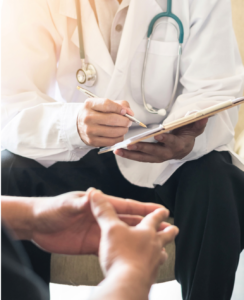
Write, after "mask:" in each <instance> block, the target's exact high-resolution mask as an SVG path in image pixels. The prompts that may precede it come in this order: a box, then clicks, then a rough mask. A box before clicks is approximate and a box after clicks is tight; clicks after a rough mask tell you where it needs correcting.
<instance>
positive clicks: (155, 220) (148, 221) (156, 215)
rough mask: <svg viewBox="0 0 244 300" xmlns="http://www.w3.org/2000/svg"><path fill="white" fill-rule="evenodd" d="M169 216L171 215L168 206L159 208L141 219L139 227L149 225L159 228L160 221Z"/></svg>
mask: <svg viewBox="0 0 244 300" xmlns="http://www.w3.org/2000/svg"><path fill="white" fill-rule="evenodd" d="M168 216H169V211H168V210H167V209H166V208H159V209H157V210H155V211H154V212H152V213H151V214H149V215H147V216H146V217H145V218H144V219H143V220H142V221H141V223H140V224H139V225H138V227H147V228H148V227H149V228H154V229H156V230H157V229H158V228H159V226H160V223H162V222H163V221H164V220H166V219H167V218H168ZM165 230H166V229H165Z"/></svg>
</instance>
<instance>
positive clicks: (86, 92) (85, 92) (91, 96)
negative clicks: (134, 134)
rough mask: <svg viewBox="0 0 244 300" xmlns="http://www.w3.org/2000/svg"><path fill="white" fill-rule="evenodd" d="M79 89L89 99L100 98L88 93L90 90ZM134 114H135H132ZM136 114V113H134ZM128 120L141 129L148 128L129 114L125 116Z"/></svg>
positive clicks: (78, 87)
mask: <svg viewBox="0 0 244 300" xmlns="http://www.w3.org/2000/svg"><path fill="white" fill-rule="evenodd" d="M77 89H78V90H79V91H82V92H83V93H84V94H86V95H87V96H88V97H89V98H99V97H97V96H96V95H94V94H93V93H91V92H90V91H88V90H86V89H84V88H82V87H80V86H77ZM131 112H132V110H131ZM132 113H133V112H132ZM133 114H134V113H133ZM124 115H125V116H126V117H127V118H129V119H130V120H131V121H132V122H135V123H137V124H139V125H140V126H141V127H144V128H147V126H146V125H145V124H143V123H142V122H140V121H139V120H137V119H136V118H134V117H133V116H131V115H129V114H127V113H125V114H124Z"/></svg>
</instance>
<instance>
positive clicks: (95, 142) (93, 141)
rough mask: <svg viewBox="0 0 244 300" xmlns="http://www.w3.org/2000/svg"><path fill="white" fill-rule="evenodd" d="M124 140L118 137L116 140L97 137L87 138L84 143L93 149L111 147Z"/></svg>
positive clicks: (122, 137)
mask: <svg viewBox="0 0 244 300" xmlns="http://www.w3.org/2000/svg"><path fill="white" fill-rule="evenodd" d="M123 140H124V136H120V137H117V138H106V137H97V136H89V137H87V139H86V141H87V143H88V144H89V145H91V146H93V147H107V146H113V145H115V144H117V143H120V142H122V141H123Z"/></svg>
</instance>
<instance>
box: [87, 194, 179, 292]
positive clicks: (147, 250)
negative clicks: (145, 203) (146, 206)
mask: <svg viewBox="0 0 244 300" xmlns="http://www.w3.org/2000/svg"><path fill="white" fill-rule="evenodd" d="M91 198H92V211H93V214H94V216H95V217H96V219H97V221H98V223H99V226H100V227H101V232H102V234H101V242H100V249H99V257H100V263H101V267H102V269H103V272H104V274H105V275H109V278H115V277H116V276H121V277H123V273H124V274H125V277H123V278H121V280H125V281H126V280H127V281H130V280H131V281H134V282H137V281H138V282H140V287H143V285H145V286H146V287H148V288H149V289H150V286H151V284H153V283H154V281H155V279H156V275H157V270H158V267H159V265H160V264H162V263H164V261H165V260H166V259H167V254H166V252H165V249H164V246H165V245H166V244H168V243H169V242H171V241H173V240H174V238H175V236H176V235H177V234H178V228H177V227H175V226H171V225H170V224H168V223H162V222H163V221H165V219H167V217H168V215H169V211H168V210H167V209H165V208H163V207H162V208H159V209H157V210H155V211H154V212H152V213H151V214H149V215H147V216H146V217H145V218H144V219H143V220H142V221H141V222H140V223H139V224H138V225H137V226H136V227H130V226H128V225H126V224H125V223H124V222H121V221H120V220H119V219H118V217H117V214H116V212H115V210H114V208H113V207H112V205H111V204H110V203H109V202H108V201H106V198H105V197H104V196H102V195H99V194H98V193H96V194H93V193H92V194H91ZM124 284H125V285H126V283H124ZM128 284H129V283H128ZM111 288H112V287H111Z"/></svg>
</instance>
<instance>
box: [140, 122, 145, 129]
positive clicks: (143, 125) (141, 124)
mask: <svg viewBox="0 0 244 300" xmlns="http://www.w3.org/2000/svg"><path fill="white" fill-rule="evenodd" d="M139 125H140V126H141V127H144V128H147V126H146V125H145V124H143V123H142V122H141V123H140V124H139Z"/></svg>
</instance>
